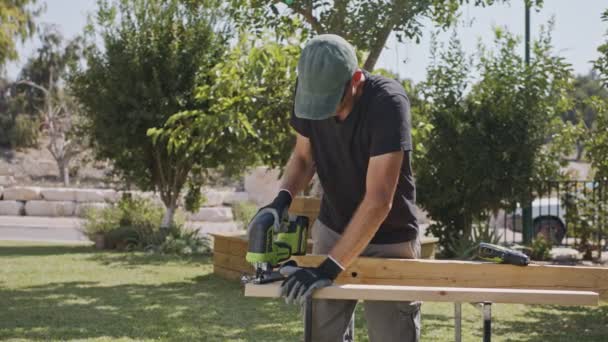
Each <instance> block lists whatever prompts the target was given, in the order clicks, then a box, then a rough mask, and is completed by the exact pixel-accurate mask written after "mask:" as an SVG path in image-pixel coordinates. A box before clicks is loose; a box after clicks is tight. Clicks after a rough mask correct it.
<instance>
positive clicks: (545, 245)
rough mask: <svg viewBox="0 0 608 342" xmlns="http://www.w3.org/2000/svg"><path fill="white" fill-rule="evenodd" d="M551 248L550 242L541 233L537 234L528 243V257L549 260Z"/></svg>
mask: <svg viewBox="0 0 608 342" xmlns="http://www.w3.org/2000/svg"><path fill="white" fill-rule="evenodd" d="M551 248H552V245H551V242H550V241H547V240H545V238H544V237H543V236H542V235H539V236H537V237H536V238H535V239H534V241H532V244H531V245H530V258H531V259H532V260H540V261H545V260H549V259H550V258H551V253H550V252H551Z"/></svg>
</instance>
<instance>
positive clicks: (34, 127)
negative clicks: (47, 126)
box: [9, 114, 40, 148]
mask: <svg viewBox="0 0 608 342" xmlns="http://www.w3.org/2000/svg"><path fill="white" fill-rule="evenodd" d="M39 127H40V123H39V122H38V119H37V118H35V117H34V118H32V117H31V116H29V115H26V114H19V115H17V117H16V118H15V125H14V126H13V127H12V128H11V130H10V132H9V140H10V144H11V146H12V147H14V148H21V147H36V146H38V137H39V136H40V129H39Z"/></svg>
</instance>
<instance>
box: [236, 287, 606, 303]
mask: <svg viewBox="0 0 608 342" xmlns="http://www.w3.org/2000/svg"><path fill="white" fill-rule="evenodd" d="M279 286H280V283H278V282H277V283H270V284H264V285H255V284H246V285H245V296H248V297H271V298H276V297H280V289H279ZM313 296H314V298H319V299H351V300H381V301H416V300H422V301H427V302H465V303H467V302H470V303H474V302H492V303H519V304H553V305H592V306H597V305H598V304H599V298H598V294H597V293H595V292H590V291H555V290H529V289H488V288H461V287H455V288H446V287H426V286H391V285H353V284H349V285H334V286H330V287H326V288H323V289H319V290H317V291H315V293H314V295H313Z"/></svg>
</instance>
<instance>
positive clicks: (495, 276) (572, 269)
mask: <svg viewBox="0 0 608 342" xmlns="http://www.w3.org/2000/svg"><path fill="white" fill-rule="evenodd" d="M293 259H294V260H296V262H297V263H298V265H302V266H310V267H314V266H317V265H319V264H320V263H321V262H322V261H323V259H324V257H323V256H314V255H310V256H301V257H294V258H293ZM336 283H338V284H373V285H403V286H430V287H461V288H503V289H539V290H556V291H592V292H597V293H599V295H600V298H601V299H602V300H608V268H606V267H586V266H557V265H533V264H531V265H528V266H513V265H501V264H494V263H486V262H472V261H452V260H422V259H419V260H405V259H378V258H358V259H357V260H356V261H355V262H354V263H353V264H352V265H351V267H349V268H348V269H347V270H345V271H344V272H342V273H341V274H340V276H339V277H338V279H336Z"/></svg>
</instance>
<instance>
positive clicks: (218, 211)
mask: <svg viewBox="0 0 608 342" xmlns="http://www.w3.org/2000/svg"><path fill="white" fill-rule="evenodd" d="M187 219H188V220H190V221H207V222H227V221H232V220H233V219H234V216H233V215H232V209H231V208H230V207H203V208H200V209H199V211H198V212H196V213H194V214H193V213H188V214H187Z"/></svg>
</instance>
